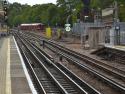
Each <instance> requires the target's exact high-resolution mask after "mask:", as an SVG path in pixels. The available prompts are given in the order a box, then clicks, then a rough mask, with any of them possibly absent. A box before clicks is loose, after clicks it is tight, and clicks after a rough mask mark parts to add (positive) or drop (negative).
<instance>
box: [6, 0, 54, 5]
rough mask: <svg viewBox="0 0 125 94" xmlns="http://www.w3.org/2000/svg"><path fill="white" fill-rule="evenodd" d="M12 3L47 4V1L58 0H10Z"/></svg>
mask: <svg viewBox="0 0 125 94" xmlns="http://www.w3.org/2000/svg"><path fill="white" fill-rule="evenodd" d="M8 1H9V2H10V3H13V2H18V3H21V4H26V3H27V4H28V5H35V4H45V3H54V4H56V0H8Z"/></svg>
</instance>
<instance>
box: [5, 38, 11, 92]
mask: <svg viewBox="0 0 125 94" xmlns="http://www.w3.org/2000/svg"><path fill="white" fill-rule="evenodd" d="M11 93H12V92H11V77H10V38H8V50H7V66H6V94H11Z"/></svg>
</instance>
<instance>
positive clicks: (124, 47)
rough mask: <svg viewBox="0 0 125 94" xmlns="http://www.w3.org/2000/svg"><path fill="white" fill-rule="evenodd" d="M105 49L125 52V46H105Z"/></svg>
mask: <svg viewBox="0 0 125 94" xmlns="http://www.w3.org/2000/svg"><path fill="white" fill-rule="evenodd" d="M105 47H107V48H112V49H116V50H121V51H125V46H121V45H110V44H105Z"/></svg>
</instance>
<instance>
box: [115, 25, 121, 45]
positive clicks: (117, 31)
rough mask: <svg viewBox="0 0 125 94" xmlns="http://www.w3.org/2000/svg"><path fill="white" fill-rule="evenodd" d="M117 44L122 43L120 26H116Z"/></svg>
mask: <svg viewBox="0 0 125 94" xmlns="http://www.w3.org/2000/svg"><path fill="white" fill-rule="evenodd" d="M115 32H116V33H115V36H116V45H120V26H119V25H116V26H115Z"/></svg>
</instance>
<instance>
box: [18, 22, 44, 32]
mask: <svg viewBox="0 0 125 94" xmlns="http://www.w3.org/2000/svg"><path fill="white" fill-rule="evenodd" d="M20 29H21V30H27V31H32V30H36V31H43V30H44V29H45V25H44V24H42V23H32V24H21V25H20Z"/></svg>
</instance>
